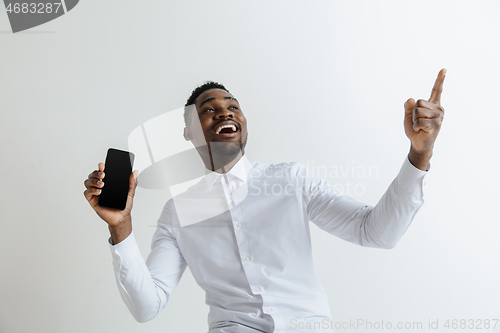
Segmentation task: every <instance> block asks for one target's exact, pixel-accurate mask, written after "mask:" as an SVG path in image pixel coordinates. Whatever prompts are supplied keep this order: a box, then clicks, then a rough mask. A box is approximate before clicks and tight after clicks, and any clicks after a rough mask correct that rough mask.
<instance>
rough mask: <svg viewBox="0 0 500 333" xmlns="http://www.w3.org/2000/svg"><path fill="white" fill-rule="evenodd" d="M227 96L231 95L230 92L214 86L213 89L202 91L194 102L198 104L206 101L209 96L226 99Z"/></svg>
mask: <svg viewBox="0 0 500 333" xmlns="http://www.w3.org/2000/svg"><path fill="white" fill-rule="evenodd" d="M227 97H232V98H234V97H233V95H231V94H230V93H228V92H227V91H225V90H224V89H219V88H214V89H209V90H207V91H204V92H203V93H202V94H201V95H200V96H198V98H196V100H195V101H194V103H195V104H196V105H197V106H199V105H200V104H201V103H203V102H204V101H206V100H207V99H209V98H215V99H227Z"/></svg>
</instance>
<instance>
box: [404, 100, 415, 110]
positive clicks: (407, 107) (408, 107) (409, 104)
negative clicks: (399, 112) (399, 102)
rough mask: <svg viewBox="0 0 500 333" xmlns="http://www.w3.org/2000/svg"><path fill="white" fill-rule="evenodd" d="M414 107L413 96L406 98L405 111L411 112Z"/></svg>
mask: <svg viewBox="0 0 500 333" xmlns="http://www.w3.org/2000/svg"><path fill="white" fill-rule="evenodd" d="M414 107H415V100H414V99H413V98H408V100H407V101H406V102H405V113H407V114H408V113H412V112H413V108H414Z"/></svg>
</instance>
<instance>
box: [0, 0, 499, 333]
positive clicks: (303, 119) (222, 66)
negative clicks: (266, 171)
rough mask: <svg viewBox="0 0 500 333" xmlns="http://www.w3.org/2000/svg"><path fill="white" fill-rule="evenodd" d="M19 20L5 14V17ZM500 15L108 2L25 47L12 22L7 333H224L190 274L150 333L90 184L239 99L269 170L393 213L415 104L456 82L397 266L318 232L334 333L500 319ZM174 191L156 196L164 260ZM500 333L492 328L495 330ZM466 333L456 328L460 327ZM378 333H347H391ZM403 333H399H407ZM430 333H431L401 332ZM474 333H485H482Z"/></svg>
mask: <svg viewBox="0 0 500 333" xmlns="http://www.w3.org/2000/svg"><path fill="white" fill-rule="evenodd" d="M2 11H4V9H3V8H2ZM499 15H500V2H498V1H486V0H485V1H476V2H472V1H457V0H453V1H395V0H394V1H368V0H366V1H358V0H354V1H349V2H348V1H325V0H315V1H305V0H302V1H218V0H217V1H182V2H181V1H178V2H174V1H141V2H138V1H96V0H83V1H80V3H79V4H78V5H77V6H76V7H75V8H74V9H73V10H72V11H71V12H69V13H68V14H66V15H64V16H62V17H60V18H58V19H56V20H54V21H51V22H48V23H46V24H44V25H41V26H38V27H35V28H33V29H31V30H27V31H25V32H21V33H17V34H12V33H11V32H10V26H9V22H8V19H7V15H6V14H5V12H3V14H0V91H1V93H0V110H1V111H0V112H1V121H0V138H1V158H0V174H1V175H2V181H1V192H0V266H1V271H0V332H1V333H17V332H38V333H42V332H47V333H49V332H50V333H54V332H64V333H66V332H75V333H80V332H82V333H83V332H85V333H87V332H92V333H99V332H103V333H104V332H106V333H108V332H123V333H125V332H134V333H135V332H148V333H151V332H206V331H207V327H208V326H207V313H208V307H207V306H206V305H205V303H204V300H205V299H204V293H203V291H202V290H201V288H199V287H198V286H197V285H196V283H195V282H194V280H193V278H192V276H191V274H190V272H189V270H187V271H186V273H185V274H184V276H183V278H182V280H181V283H180V284H179V286H178V288H177V289H176V290H175V292H174V293H173V296H172V298H171V301H170V303H169V304H168V305H167V308H166V309H164V310H163V311H162V312H161V314H160V315H159V316H158V317H157V318H156V319H154V320H153V321H151V322H148V323H144V324H139V323H137V322H135V320H134V319H133V318H132V316H131V315H130V314H129V312H128V310H127V308H126V306H125V304H124V303H123V302H122V300H121V298H120V295H119V293H118V290H117V287H116V284H115V277H114V274H113V269H112V265H111V254H110V251H109V245H108V243H107V239H108V237H109V233H108V230H107V226H106V224H105V223H104V222H103V221H101V220H100V219H99V218H98V217H97V215H96V214H95V213H94V212H93V210H92V209H91V208H90V206H89V205H88V203H87V202H86V200H85V198H84V197H83V194H82V193H83V191H84V186H83V181H84V180H85V179H86V177H87V175H88V174H89V173H90V172H91V171H92V170H94V169H95V168H96V167H97V164H98V162H101V161H104V158H105V153H106V150H107V148H108V147H116V148H121V149H127V137H128V134H129V133H130V131H131V130H133V129H134V128H135V127H137V126H138V125H140V124H141V123H143V122H145V121H147V120H149V119H151V118H153V117H155V116H157V115H160V114H163V113H165V112H167V111H169V110H174V109H177V108H179V107H181V106H183V105H184V103H185V101H186V99H187V97H188V96H189V94H190V93H191V91H192V90H193V89H194V88H195V87H196V86H198V85H200V84H202V83H203V82H204V81H205V80H215V81H219V82H221V83H223V84H224V85H226V87H227V88H228V89H229V90H230V91H231V92H232V93H233V94H234V95H235V96H236V98H238V100H239V101H240V103H241V106H242V109H243V111H244V112H245V114H246V116H247V119H248V131H249V137H248V145H247V154H248V157H249V159H250V160H251V161H259V162H282V161H298V162H302V163H304V164H306V165H309V166H310V167H313V168H316V167H321V166H323V167H326V168H333V167H337V168H343V170H348V168H349V167H351V168H369V167H372V168H374V169H373V170H377V172H376V173H372V174H371V176H369V177H360V176H359V175H356V174H354V175H353V174H352V173H348V174H346V176H345V177H330V176H328V175H327V177H328V180H329V181H330V182H331V183H332V184H338V185H339V186H344V187H345V189H347V185H348V183H349V184H353V185H358V191H357V192H356V193H354V192H352V191H353V190H351V192H352V193H350V194H352V196H353V197H354V198H356V199H358V200H361V201H363V202H366V203H368V204H371V205H375V204H376V203H377V201H378V199H379V198H380V197H381V196H382V194H383V193H384V191H385V190H386V188H387V187H388V185H389V184H390V182H391V181H392V179H393V178H394V177H395V176H396V175H397V172H398V171H399V168H400V167H401V164H402V163H403V160H404V158H406V155H407V152H408V149H409V140H408V139H407V138H406V136H405V134H404V130H403V114H404V109H403V103H404V102H405V101H406V99H408V98H409V97H413V98H415V99H419V98H423V99H428V98H429V96H430V92H431V88H432V86H433V84H434V80H435V78H436V75H437V73H438V71H439V70H440V69H441V68H443V67H445V68H447V69H448V74H447V77H446V80H445V83H444V91H443V95H442V105H443V106H444V107H445V109H446V115H445V120H444V123H443V127H442V130H441V133H440V135H439V137H438V140H437V142H436V146H435V150H434V156H433V158H432V160H431V164H432V167H431V170H430V172H429V174H428V175H427V176H426V180H427V184H426V185H425V188H424V191H425V201H426V202H425V204H424V206H423V207H422V208H421V210H420V211H419V213H418V214H417V216H416V217H415V219H414V221H413V223H412V225H411V226H410V228H409V229H408V231H407V232H406V234H405V236H404V237H403V238H402V240H401V241H400V243H399V244H398V246H397V247H396V248H395V249H393V250H389V251H388V250H380V249H370V248H362V247H359V246H355V245H352V244H349V243H347V242H344V241H342V240H340V239H337V238H335V237H334V236H331V235H329V234H327V233H325V232H323V231H321V230H319V229H318V228H317V227H316V226H314V225H313V224H311V229H312V238H313V239H312V242H313V250H314V255H315V257H314V259H315V265H316V268H317V274H318V275H319V278H320V280H321V281H322V283H323V286H324V288H325V290H326V292H327V294H328V297H329V301H330V307H331V311H332V317H333V320H334V321H335V322H339V323H343V322H349V321H357V320H358V319H360V320H368V321H371V322H372V323H375V322H379V323H380V322H381V321H382V320H383V321H384V322H385V323H386V322H392V323H393V324H394V325H395V324H396V323H397V322H402V323H406V322H410V323H413V322H421V323H422V324H423V329H421V330H419V331H422V332H425V331H433V332H436V331H437V330H429V328H428V323H429V321H432V322H435V321H436V320H438V321H439V325H440V331H448V330H446V329H445V328H444V327H443V325H444V324H445V322H446V320H447V319H450V320H452V319H457V320H461V319H465V320H467V321H468V322H467V324H469V320H471V319H472V320H475V321H476V323H477V320H482V321H483V330H478V331H481V332H500V323H498V324H497V327H496V329H492V328H490V329H489V330H485V329H484V328H485V326H484V320H486V319H489V320H493V319H500V297H499V296H500V283H499V281H500V242H499V237H498V234H499V231H500V226H499V218H498V213H497V209H498V201H499V198H500V196H499V195H498V191H497V189H498V188H499V185H500V181H499V176H498V162H499V161H500V159H499V157H498V155H497V154H498V144H499V139H498V126H499V121H500V115H499V114H500V112H499V111H500V110H499V103H498V92H499V88H500V84H499V81H498V78H499V75H500V65H499V63H500V62H499V61H498V59H500V43H498V40H500V20H499V19H498V17H499ZM168 199H169V192H168V191H166V190H145V189H138V190H137V192H136V200H135V202H134V210H133V224H134V230H135V234H136V237H137V239H138V242H139V246H140V249H141V252H142V254H143V255H144V257H146V256H147V255H148V254H149V251H150V243H151V237H152V234H153V232H154V231H155V227H154V226H155V225H156V221H157V219H158V217H159V215H160V212H161V209H162V207H163V204H164V203H165V201H166V200H168ZM491 323H492V324H493V323H494V322H493V321H492V322H491ZM450 324H451V322H450ZM363 328H365V327H362V326H360V327H359V330H353V329H338V330H337V332H352V331H362V332H380V331H381V329H378V330H376V329H375V328H373V329H367V330H362V329H363ZM394 331H397V330H394ZM401 331H412V330H401ZM459 331H460V332H467V331H468V332H471V331H475V330H474V329H463V330H459Z"/></svg>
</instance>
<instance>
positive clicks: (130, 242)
mask: <svg viewBox="0 0 500 333" xmlns="http://www.w3.org/2000/svg"><path fill="white" fill-rule="evenodd" d="M108 242H109V248H110V250H111V255H112V256H113V261H114V262H115V263H118V262H124V261H131V260H134V259H135V258H137V257H138V256H140V255H141V252H140V251H139V246H138V245H137V241H136V240H135V236H134V232H133V231H132V232H131V233H130V235H128V236H127V238H125V239H124V240H122V241H121V242H120V243H118V244H116V245H113V244H111V237H110V238H109V240H108Z"/></svg>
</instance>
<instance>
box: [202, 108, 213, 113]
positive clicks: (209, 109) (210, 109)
mask: <svg viewBox="0 0 500 333" xmlns="http://www.w3.org/2000/svg"><path fill="white" fill-rule="evenodd" d="M213 110H214V109H212V108H208V109H205V110H203V112H207V111H213Z"/></svg>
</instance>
